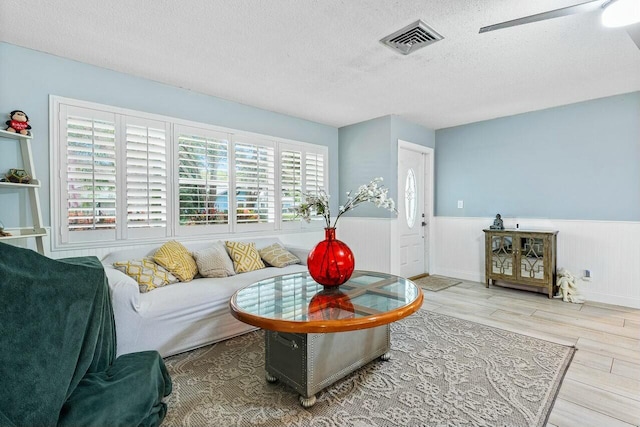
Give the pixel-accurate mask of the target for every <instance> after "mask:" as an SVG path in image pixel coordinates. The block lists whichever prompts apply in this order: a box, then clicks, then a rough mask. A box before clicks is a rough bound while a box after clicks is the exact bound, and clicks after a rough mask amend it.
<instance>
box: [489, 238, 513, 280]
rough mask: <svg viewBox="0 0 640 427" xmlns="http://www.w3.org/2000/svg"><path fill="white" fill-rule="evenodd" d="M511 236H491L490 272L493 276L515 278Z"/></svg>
mask: <svg viewBox="0 0 640 427" xmlns="http://www.w3.org/2000/svg"><path fill="white" fill-rule="evenodd" d="M514 254H515V252H514V246H513V236H507V235H498V236H495V235H494V236H491V271H492V273H493V274H496V275H500V276H505V277H515V274H514V273H515V271H514V268H513V267H514V264H515V259H514Z"/></svg>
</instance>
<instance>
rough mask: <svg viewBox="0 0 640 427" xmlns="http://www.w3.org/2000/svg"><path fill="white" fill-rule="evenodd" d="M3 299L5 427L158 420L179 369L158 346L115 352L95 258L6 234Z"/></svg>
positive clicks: (0, 371)
mask: <svg viewBox="0 0 640 427" xmlns="http://www.w3.org/2000/svg"><path fill="white" fill-rule="evenodd" d="M0 306H1V309H0V384H1V385H2V387H0V426H55V425H65V426H157V425H160V423H161V422H162V420H163V419H164V416H165V414H166V405H165V404H164V403H163V402H162V397H163V396H167V395H168V394H169V393H170V392H171V378H170V377H169V375H168V373H167V371H166V369H165V366H164V363H163V361H162V359H161V358H160V355H159V354H158V353H157V352H155V351H149V352H142V353H132V354H127V355H123V356H121V357H119V358H118V359H115V354H116V347H115V346H116V337H115V325H114V320H113V310H112V308H111V299H110V295H109V287H108V285H107V283H106V277H105V273H104V269H103V268H102V264H101V263H100V262H99V261H98V259H97V258H95V257H82V258H68V259H63V260H53V259H50V258H47V257H44V256H42V255H39V254H37V253H36V252H33V251H31V250H27V249H21V248H17V247H14V246H10V245H7V244H4V243H1V242H0Z"/></svg>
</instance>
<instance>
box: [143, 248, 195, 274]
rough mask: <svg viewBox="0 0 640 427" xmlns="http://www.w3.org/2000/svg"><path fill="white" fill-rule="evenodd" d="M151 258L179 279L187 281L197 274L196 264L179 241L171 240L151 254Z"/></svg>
mask: <svg viewBox="0 0 640 427" xmlns="http://www.w3.org/2000/svg"><path fill="white" fill-rule="evenodd" d="M153 260H154V261H155V262H157V263H158V264H160V265H161V266H163V267H164V268H166V269H167V270H169V271H170V272H171V273H173V275H174V276H176V277H177V278H178V279H180V281H181V282H188V281H190V280H191V279H193V278H194V277H195V275H196V274H198V265H197V264H196V262H195V260H194V259H193V257H192V256H191V254H190V253H189V251H188V250H187V248H185V247H184V246H182V244H181V243H180V242H176V241H175V240H171V241H169V242H167V243H165V244H164V245H162V246H161V247H160V249H158V250H157V251H156V253H155V254H153Z"/></svg>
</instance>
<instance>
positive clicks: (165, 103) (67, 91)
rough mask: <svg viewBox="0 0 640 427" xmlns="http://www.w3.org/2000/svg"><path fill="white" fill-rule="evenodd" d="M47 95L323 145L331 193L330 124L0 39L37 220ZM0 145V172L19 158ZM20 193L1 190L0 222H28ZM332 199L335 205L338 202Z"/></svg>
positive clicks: (6, 97) (0, 94)
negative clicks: (24, 140) (28, 159)
mask: <svg viewBox="0 0 640 427" xmlns="http://www.w3.org/2000/svg"><path fill="white" fill-rule="evenodd" d="M50 94H51V95H59V96H64V97H68V98H75V99H81V100H86V101H92V102H97V103H101V104H107V105H113V106H117V107H123V108H129V109H133V110H139V111H145V112H149V113H156V114H162V115H167V116H171V117H178V118H183V119H188V120H192V121H196V122H202V123H208V124H212V125H218V126H223V127H229V128H233V129H239V130H245V131H250V132H256V133H261V134H265V135H271V136H276V137H281V138H288V139H293V140H297V141H303V142H310V143H313V144H320V145H325V146H327V147H329V165H330V168H331V171H332V173H331V174H330V175H329V190H330V191H331V192H334V193H335V192H337V189H338V174H337V173H336V172H337V170H338V130H337V129H336V128H334V127H331V126H326V125H322V124H319V123H314V122H311V121H308V120H303V119H299V118H296V117H291V116H286V115H283V114H278V113H274V112H271V111H266V110H262V109H259V108H255V107H251V106H248V105H242V104H238V103H235V102H231V101H226V100H223V99H220V98H215V97H212V96H207V95H203V94H200V93H196V92H192V91H189V90H186V89H181V88H178V87H173V86H169V85H165V84H161V83H158V82H154V81H151V80H147V79H143V78H139V77H134V76H131V75H128V74H123V73H119V72H115V71H111V70H107V69H104V68H99V67H95V66H92V65H87V64H83V63H80V62H76V61H72V60H69V59H64V58H60V57H56V56H53V55H49V54H44V53H41V52H37V51H34V50H29V49H24V48H21V47H18V46H14V45H10V44H7V43H0V112H2V113H3V114H4V112H6V113H7V114H8V113H9V111H11V110H13V109H21V110H24V111H25V112H26V113H27V114H28V115H29V119H30V124H31V126H32V127H33V129H32V132H33V134H34V136H35V138H34V141H33V146H34V151H35V153H34V157H35V167H36V170H37V173H38V178H39V179H40V180H41V181H42V182H43V186H42V190H41V195H40V197H41V200H42V206H43V212H42V213H43V220H44V222H45V224H47V225H49V224H50V211H49V209H50V205H49V182H50V179H49V95H50ZM7 119H8V117H7V118H5V119H3V120H2V124H4V121H6V120H7ZM0 143H3V141H0ZM5 145H6V146H7V147H1V148H0V172H4V171H5V170H6V169H8V168H9V167H15V165H16V162H17V161H18V159H19V154H18V151H17V150H13V149H11V148H8V147H9V146H11V144H5ZM11 165H13V166H11ZM2 191H3V192H5V190H2ZM23 193H24V194H26V192H18V191H17V192H15V193H9V194H6V192H5V193H3V197H2V199H1V200H2V202H3V205H0V219H2V221H3V222H4V223H5V226H6V227H15V226H25V225H29V223H30V222H29V221H28V218H29V212H28V211H29V209H28V204H27V203H26V200H25V197H24V196H23ZM7 201H8V203H7ZM335 205H336V208H337V201H335ZM16 209H17V210H18V214H17V215H16V213H15V210H16ZM18 217H22V220H21V223H17V222H16V221H17V218H18Z"/></svg>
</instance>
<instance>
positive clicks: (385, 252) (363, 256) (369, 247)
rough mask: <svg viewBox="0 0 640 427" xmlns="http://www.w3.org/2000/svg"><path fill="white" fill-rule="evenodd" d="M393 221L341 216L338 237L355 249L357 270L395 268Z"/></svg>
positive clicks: (337, 231)
mask: <svg viewBox="0 0 640 427" xmlns="http://www.w3.org/2000/svg"><path fill="white" fill-rule="evenodd" d="M392 222H393V221H392V220H390V219H384V218H352V217H341V218H340V222H339V223H338V226H337V227H336V237H337V238H338V239H340V240H342V241H343V242H344V243H346V244H347V245H348V246H349V248H351V250H352V251H353V256H354V258H355V260H356V269H357V270H371V271H381V272H383V273H391V272H393V271H394V270H395V269H392V268H391V247H392V242H391V240H392V227H393V225H392ZM395 252H396V253H397V251H395Z"/></svg>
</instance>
